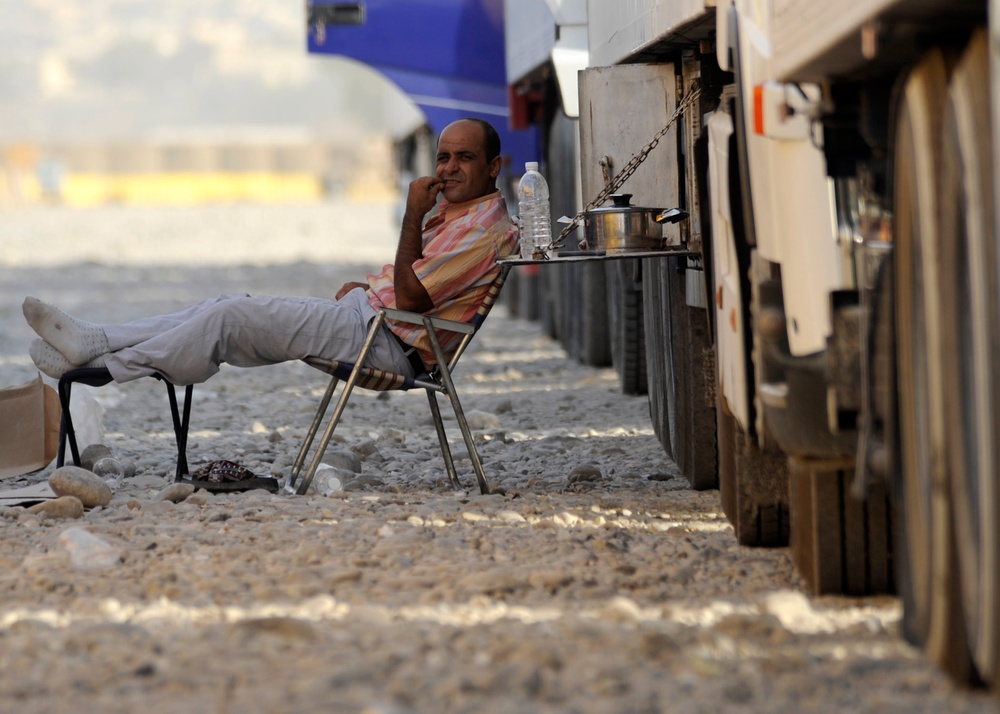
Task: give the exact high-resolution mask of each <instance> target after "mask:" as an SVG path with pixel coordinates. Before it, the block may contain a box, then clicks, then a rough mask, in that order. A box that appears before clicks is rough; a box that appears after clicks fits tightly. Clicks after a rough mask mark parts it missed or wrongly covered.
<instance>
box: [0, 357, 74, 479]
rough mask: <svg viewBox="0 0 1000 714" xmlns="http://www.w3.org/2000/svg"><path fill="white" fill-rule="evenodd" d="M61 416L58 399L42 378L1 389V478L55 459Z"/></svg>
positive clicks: (26, 470)
mask: <svg viewBox="0 0 1000 714" xmlns="http://www.w3.org/2000/svg"><path fill="white" fill-rule="evenodd" d="M61 416H62V410H61V409H60V406H59V396H58V395H57V394H56V390H54V389H53V388H52V387H50V386H48V385H47V384H44V383H43V382H42V376H41V375H38V376H37V377H35V379H33V380H32V381H30V382H26V383H25V384H21V385H18V386H14V387H4V388H0V479H5V478H12V477H14V476H20V475H22V474H27V473H31V472H32V471H38V470H39V469H42V468H45V467H46V466H47V465H48V464H49V462H51V461H52V459H53V458H55V455H56V451H57V450H58V448H59V421H60V418H61Z"/></svg>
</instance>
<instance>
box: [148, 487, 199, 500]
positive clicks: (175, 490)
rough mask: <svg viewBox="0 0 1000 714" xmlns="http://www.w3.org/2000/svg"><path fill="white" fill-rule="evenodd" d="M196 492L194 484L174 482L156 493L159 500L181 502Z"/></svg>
mask: <svg viewBox="0 0 1000 714" xmlns="http://www.w3.org/2000/svg"><path fill="white" fill-rule="evenodd" d="M192 493H194V484H190V483H172V484H170V485H169V486H167V487H166V488H165V489H163V490H162V491H160V492H159V493H158V494H157V495H156V499H157V500H158V501H171V502H173V503H180V502H181V501H183V500H184V499H186V498H187V497H188V496H190V495H191V494H192Z"/></svg>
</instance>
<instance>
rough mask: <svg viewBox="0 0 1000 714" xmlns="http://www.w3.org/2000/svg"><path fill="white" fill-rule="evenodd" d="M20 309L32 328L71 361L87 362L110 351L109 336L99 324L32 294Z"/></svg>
mask: <svg viewBox="0 0 1000 714" xmlns="http://www.w3.org/2000/svg"><path fill="white" fill-rule="evenodd" d="M21 311H22V312H23V313H24V319H25V320H27V321H28V324H29V325H31V329H33V330H34V331H35V332H36V333H37V334H38V336H39V337H41V338H42V339H43V340H45V341H46V342H48V343H49V345H51V346H52V347H55V348H56V349H57V350H59V351H60V352H62V353H63V356H65V357H66V359H67V360H68V361H69V362H70V364H73V365H78V366H79V365H85V364H86V363H87V362H89V361H90V360H92V359H94V358H95V357H99V356H100V355H103V354H105V353H106V352H108V350H109V348H108V337H107V335H105V334H104V328H102V327H101V326H100V325H95V324H94V323H92V322H84V321H83V320H78V319H76V318H75V317H73V316H72V315H67V314H66V313H65V312H63V311H62V310H60V309H59V308H57V307H55V306H54V305H49V304H48V303H44V302H42V301H41V300H39V299H38V298H33V297H26V298H25V299H24V304H23V305H21ZM50 376H51V375H50Z"/></svg>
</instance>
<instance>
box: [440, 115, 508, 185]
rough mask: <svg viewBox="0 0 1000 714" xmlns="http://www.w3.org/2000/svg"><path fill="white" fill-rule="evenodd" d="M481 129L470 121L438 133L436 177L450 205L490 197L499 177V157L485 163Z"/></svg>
mask: <svg viewBox="0 0 1000 714" xmlns="http://www.w3.org/2000/svg"><path fill="white" fill-rule="evenodd" d="M484 138H485V137H484V135H483V128H482V127H481V126H480V125H479V124H476V123H475V122H471V121H457V122H454V123H453V124H449V125H448V126H446V127H445V128H444V131H442V132H441V138H440V139H439V140H438V151H437V168H436V169H435V175H436V176H437V177H438V178H439V179H441V180H442V181H444V186H443V188H442V189H441V193H442V194H443V195H444V197H445V198H446V199H448V201H449V202H451V203H461V202H462V201H471V200H472V199H475V198H479V197H481V196H485V195H486V194H488V193H493V191H495V190H496V179H497V176H498V175H499V173H500V157H499V156H498V157H496V158H495V159H493V161H487V160H486V148H485V146H484V144H485V141H484Z"/></svg>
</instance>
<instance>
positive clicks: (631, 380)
mask: <svg viewBox="0 0 1000 714" xmlns="http://www.w3.org/2000/svg"><path fill="white" fill-rule="evenodd" d="M606 268H607V281H608V327H609V332H610V336H611V364H612V366H613V367H614V368H615V371H616V372H617V373H618V385H619V388H620V389H621V392H622V394H632V395H637V394H646V392H647V385H646V341H645V334H646V331H645V327H644V325H643V309H642V308H643V305H642V277H641V273H640V270H641V268H640V265H639V261H638V260H613V261H609V262H608V263H607V266H606Z"/></svg>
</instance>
